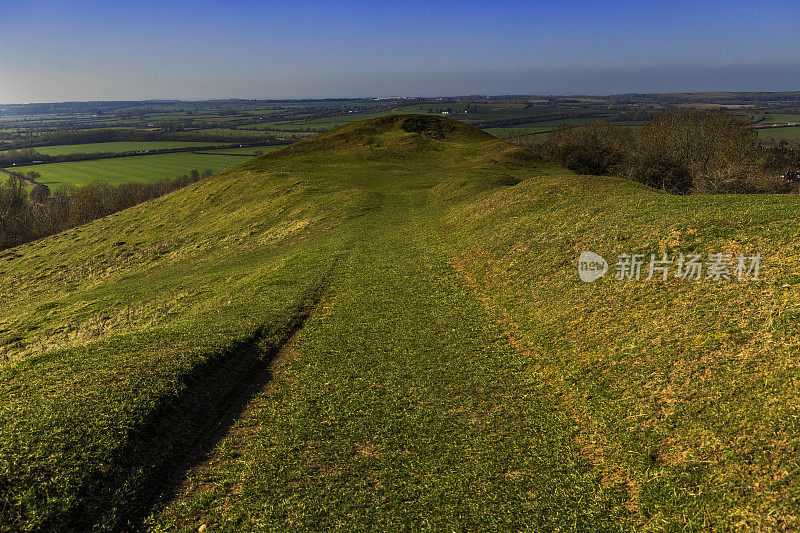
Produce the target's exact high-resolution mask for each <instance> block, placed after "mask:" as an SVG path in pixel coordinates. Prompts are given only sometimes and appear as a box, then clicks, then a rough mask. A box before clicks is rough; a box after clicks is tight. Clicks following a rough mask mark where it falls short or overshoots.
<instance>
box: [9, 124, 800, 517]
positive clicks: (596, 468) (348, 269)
mask: <svg viewBox="0 0 800 533" xmlns="http://www.w3.org/2000/svg"><path fill="white" fill-rule="evenodd" d="M148 157H160V156H146V157H142V158H138V159H147V158H148ZM198 157H206V156H198ZM208 157H212V156H208ZM220 157H224V156H220ZM198 166H199V167H201V168H202V167H204V165H198ZM798 202H800V200H798V198H797V197H796V196H793V195H787V196H784V195H763V196H762V195H747V196H736V195H716V196H706V195H692V196H671V195H666V194H662V193H659V192H657V191H655V190H653V189H650V188H647V187H645V186H642V185H638V184H634V183H631V182H627V181H622V180H618V179H613V178H602V177H586V176H579V175H575V174H574V173H572V172H569V171H567V170H564V169H561V168H557V167H554V166H552V165H549V164H545V163H544V162H542V161H541V160H538V159H537V158H535V157H534V156H533V155H532V154H531V153H529V152H527V151H526V150H524V149H522V148H520V147H518V146H514V145H512V144H509V143H507V142H505V141H502V140H499V139H497V138H495V137H492V136H491V135H489V134H487V133H485V132H481V131H479V130H477V129H475V128H473V127H471V126H468V125H466V124H464V123H461V122H458V121H454V120H451V119H446V118H442V117H433V116H425V115H422V116H420V115H396V116H388V117H382V118H376V119H372V120H368V121H365V122H359V123H355V124H348V125H344V126H342V127H340V128H337V129H335V130H333V131H331V132H328V133H325V134H322V135H320V136H317V137H315V138H312V139H309V140H306V141H302V142H299V143H296V144H293V145H291V146H289V147H287V148H284V149H282V150H277V151H274V152H271V153H269V154H266V155H263V156H261V157H258V158H255V159H250V160H248V161H244V162H242V163H239V164H237V165H234V166H232V167H230V168H228V169H227V170H225V171H223V172H221V173H220V174H218V175H216V176H213V177H211V178H209V179H205V180H202V181H200V182H199V183H196V184H193V185H189V186H187V187H186V188H184V189H182V190H180V191H177V192H175V193H172V194H169V195H166V196H163V197H161V198H158V199H155V200H152V201H150V202H147V203H145V204H141V205H138V206H136V207H133V208H131V209H127V210H125V211H122V212H119V213H116V214H114V215H111V216H108V217H105V218H103V219H100V220H97V221H95V222H92V223H90V224H87V225H84V226H81V227H78V228H75V229H73V230H69V231H67V232H64V233H62V234H59V235H56V236H53V237H49V238H46V239H42V240H40V241H36V242H33V243H30V244H26V245H23V246H19V247H17V248H14V249H11V250H8V251H6V252H5V253H3V254H2V255H0V303H2V306H0V346H2V352H0V353H1V356H0V357H2V361H3V363H2V367H0V524H2V525H3V527H4V528H6V529H9V530H27V531H42V530H77V531H85V530H108V531H121V530H149V531H187V532H189V531H198V530H201V531H203V530H210V531H215V530H219V531H255V530H264V531H268V530H282V529H291V530H307V531H320V530H331V529H344V530H352V531H361V530H423V529H434V530H469V531H477V530H523V529H532V530H583V531H587V530H603V531H626V530H635V531H643V530H644V531H665V530H669V531H684V530H685V531H700V530H713V529H719V530H736V529H740V530H781V529H789V530H791V529H796V528H798V527H800V519H799V518H798V513H800V504H799V503H798V502H800V482H798V479H797V473H798V472H800V459H798V457H800V456H798V453H797V452H798V449H800V427H798V420H800V391H799V390H798V388H797V385H796V384H797V383H800V365H798V362H797V360H796V359H797V357H796V355H797V353H798V348H800V330H798V327H797V320H796V319H797V314H798V312H800V289H799V288H798V287H799V285H798V284H799V283H800V277H799V276H798V275H797V271H798V267H800V243H798V240H797V238H796V236H797V230H796V212H797V209H798V207H799V206H798ZM585 250H593V251H595V252H597V253H599V254H601V255H603V256H604V257H606V258H607V259H609V260H611V262H612V265H613V259H614V258H616V257H617V256H619V255H620V254H623V253H635V254H643V255H644V254H649V253H658V254H661V253H667V254H671V255H673V256H674V255H677V254H678V253H679V252H687V253H701V254H709V253H717V252H720V251H722V252H725V253H730V254H732V255H734V256H735V255H737V254H739V253H747V254H754V253H759V254H761V257H762V269H761V273H760V278H759V279H758V280H755V281H753V280H747V281H738V280H736V279H733V280H727V281H724V280H723V281H714V280H711V279H703V280H701V281H686V280H681V279H676V278H674V277H669V278H668V279H667V280H666V281H662V280H661V279H658V278H657V279H651V280H644V279H642V280H633V279H631V280H617V279H614V276H613V270H612V272H610V273H609V275H608V276H606V277H605V278H603V279H601V280H599V281H596V282H594V283H583V282H581V281H580V280H579V279H578V272H577V258H578V255H579V254H580V253H581V252H582V251H585ZM43 265H46V266H43ZM612 269H613V266H612Z"/></svg>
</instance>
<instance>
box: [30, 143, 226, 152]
mask: <svg viewBox="0 0 800 533" xmlns="http://www.w3.org/2000/svg"><path fill="white" fill-rule="evenodd" d="M214 144H226V143H207V142H176V141H144V142H107V143H88V144H61V145H58V146H37V147H35V148H34V150H36V151H37V152H39V153H40V154H44V155H64V154H78V153H85V154H91V153H95V152H133V151H137V150H163V149H166V148H188V147H191V146H213V145H214Z"/></svg>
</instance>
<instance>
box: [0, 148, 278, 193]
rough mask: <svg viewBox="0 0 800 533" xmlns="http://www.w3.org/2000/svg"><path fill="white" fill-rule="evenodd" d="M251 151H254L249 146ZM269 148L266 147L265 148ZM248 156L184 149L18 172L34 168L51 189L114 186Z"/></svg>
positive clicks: (227, 163)
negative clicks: (201, 152)
mask: <svg viewBox="0 0 800 533" xmlns="http://www.w3.org/2000/svg"><path fill="white" fill-rule="evenodd" d="M248 150H255V148H253V149H249V148H248ZM265 151H266V150H265ZM249 158H250V156H249V155H233V154H232V155H212V154H193V153H190V152H181V153H177V154H155V155H142V156H132V157H119V158H114V159H95V160H91V161H74V162H73V161H70V162H67V163H50V164H46V165H31V166H26V167H15V168H14V170H15V171H17V172H28V171H30V170H35V171H36V172H39V173H40V174H41V175H42V179H41V180H40V181H41V182H43V183H44V184H46V185H48V186H49V187H51V188H54V189H57V188H58V187H59V186H61V185H67V184H68V185H76V186H81V185H86V184H87V183H91V182H93V181H104V182H106V183H109V184H111V185H119V184H121V183H129V182H152V181H157V180H160V179H163V178H172V177H175V176H178V175H180V174H188V173H189V171H190V170H192V169H197V170H199V171H201V172H202V171H203V170H205V169H211V170H212V171H214V172H217V171H220V170H222V169H224V168H227V167H229V166H231V165H234V164H236V163H239V162H240V161H244V160H246V159H249Z"/></svg>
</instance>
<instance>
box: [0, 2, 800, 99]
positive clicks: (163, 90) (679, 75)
mask: <svg viewBox="0 0 800 533" xmlns="http://www.w3.org/2000/svg"><path fill="white" fill-rule="evenodd" d="M799 30H800V2H790V1H762V2H752V1H747V2H744V1H737V0H731V1H728V2H716V1H707V2H703V1H701V0H696V1H693V2H688V1H672V2H656V1H647V0H640V1H606V2H603V1H594V2H588V1H559V2H541V1H531V0H529V1H506V2H504V1H495V2H486V1H484V2H472V1H460V2H435V1H433V0H431V1H428V2H417V1H412V2H392V3H385V2H380V1H373V2H361V1H353V2H341V1H340V2H305V1H302V0H301V1H292V2H253V1H240V2H235V1H229V2H219V1H209V0H197V1H193V2H187V1H182V0H178V1H172V2H170V1H166V0H165V1H162V2H150V1H147V0H145V1H139V2H115V1H95V2H87V1H83V2H81V1H72V2H68V1H46V0H42V1H39V0H26V1H5V0H0V102H32V101H62V100H91V99H102V100H109V99H144V98H184V99H199V98H229V97H234V98H304V97H341V96H393V95H407V96H419V95H422V94H425V93H429V94H431V95H447V94H521V93H527V94H579V93H581V94H609V93H621V92H657V91H661V92H664V91H692V90H764V91H767V90H800V46H799V45H798V37H800V31H799Z"/></svg>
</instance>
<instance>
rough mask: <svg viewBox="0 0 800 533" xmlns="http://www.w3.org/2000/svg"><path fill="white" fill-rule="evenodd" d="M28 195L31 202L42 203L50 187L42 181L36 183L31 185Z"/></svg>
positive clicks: (48, 193) (47, 196) (46, 197)
mask: <svg viewBox="0 0 800 533" xmlns="http://www.w3.org/2000/svg"><path fill="white" fill-rule="evenodd" d="M28 197H29V198H30V199H31V202H34V203H37V204H43V203H45V202H46V201H47V199H48V198H49V197H50V188H49V187H48V186H47V185H44V184H42V183H37V184H36V185H34V186H33V189H32V190H31V192H30V194H29V195H28Z"/></svg>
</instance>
